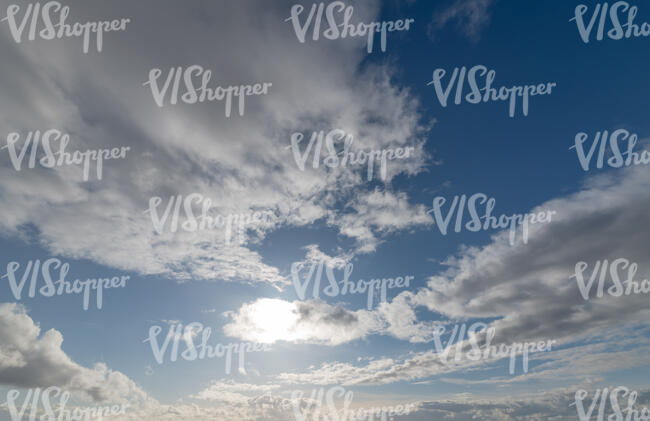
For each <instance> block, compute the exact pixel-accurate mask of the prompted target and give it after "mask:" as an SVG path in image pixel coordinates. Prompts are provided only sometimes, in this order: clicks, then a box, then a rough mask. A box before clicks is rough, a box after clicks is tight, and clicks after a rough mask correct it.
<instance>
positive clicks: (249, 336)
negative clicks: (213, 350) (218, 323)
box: [224, 298, 382, 346]
mask: <svg viewBox="0 0 650 421" xmlns="http://www.w3.org/2000/svg"><path fill="white" fill-rule="evenodd" d="M225 315H226V316H227V317H230V318H231V320H232V321H231V322H229V323H227V324H226V325H225V326H224V333H225V334H226V335H228V336H232V337H236V338H239V339H241V340H245V341H251V342H260V343H274V342H277V341H287V342H293V343H318V344H323V345H329V346H334V345H340V344H343V343H346V342H349V341H352V340H356V339H361V338H364V337H365V336H366V335H368V334H369V333H372V332H376V331H378V330H379V329H380V328H381V326H382V323H381V320H380V319H378V318H377V317H376V315H375V314H373V313H372V312H369V311H366V310H357V311H349V310H346V309H344V308H343V307H341V306H330V305H329V304H327V303H324V302H322V301H317V300H311V301H304V302H300V301H294V302H288V301H284V300H280V299H272V298H261V299H258V300H255V301H253V302H251V303H247V304H244V305H242V306H241V308H240V309H239V310H238V311H237V312H227V313H225Z"/></svg>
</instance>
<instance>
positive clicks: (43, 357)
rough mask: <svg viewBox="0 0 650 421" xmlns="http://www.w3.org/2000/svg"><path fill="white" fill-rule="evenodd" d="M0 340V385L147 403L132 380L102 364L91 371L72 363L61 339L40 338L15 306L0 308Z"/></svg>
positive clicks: (49, 334)
mask: <svg viewBox="0 0 650 421" xmlns="http://www.w3.org/2000/svg"><path fill="white" fill-rule="evenodd" d="M0 337H1V338H2V342H1V343H0V384H3V385H7V386H13V387H19V388H37V387H40V388H47V387H50V386H54V387H60V388H64V389H69V390H71V391H74V392H78V393H80V394H81V395H82V396H86V397H88V398H91V399H93V400H95V401H111V402H128V401H130V402H139V403H146V402H148V401H150V398H149V397H148V396H147V394H146V393H145V392H143V391H142V390H141V389H140V388H139V387H138V386H137V385H136V384H135V383H134V382H133V381H132V380H131V379H129V378H128V377H127V376H125V375H124V374H122V373H120V372H117V371H113V370H110V369H109V368H108V367H107V366H106V365H105V364H102V363H99V364H96V365H95V366H94V367H93V368H92V369H90V368H85V367H82V366H80V365H79V364H77V363H75V362H74V361H72V359H70V357H68V355H67V354H66V353H65V352H64V351H63V350H62V349H61V345H62V344H63V335H61V333H60V332H59V331H57V330H55V329H50V330H48V331H46V332H45V333H43V334H42V335H41V329H40V327H39V326H38V324H36V323H35V322H34V321H33V320H32V318H31V317H29V315H27V312H26V311H25V309H24V308H23V307H22V306H20V305H18V304H15V303H4V304H0Z"/></svg>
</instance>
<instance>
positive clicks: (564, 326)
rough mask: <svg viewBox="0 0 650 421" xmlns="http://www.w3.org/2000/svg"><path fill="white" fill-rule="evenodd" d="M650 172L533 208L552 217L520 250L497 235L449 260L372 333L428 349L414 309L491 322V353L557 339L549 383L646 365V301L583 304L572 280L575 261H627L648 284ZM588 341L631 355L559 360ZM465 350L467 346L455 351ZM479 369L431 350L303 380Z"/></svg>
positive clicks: (427, 334)
mask: <svg viewBox="0 0 650 421" xmlns="http://www.w3.org/2000/svg"><path fill="white" fill-rule="evenodd" d="M649 172H650V169H649V168H648V167H635V168H629V169H626V170H622V171H619V172H618V173H616V174H614V173H606V174H602V175H599V176H596V177H592V178H589V179H588V180H587V181H586V183H585V186H584V188H583V189H582V190H580V191H579V192H577V193H574V194H571V195H568V196H566V197H561V198H557V199H553V200H549V201H548V202H545V203H543V204H541V205H540V206H538V207H536V208H534V209H533V211H534V212H538V211H542V210H547V209H550V210H555V211H556V212H557V214H556V216H554V220H553V222H551V223H548V224H537V225H531V227H530V228H531V229H530V233H529V240H528V243H527V244H523V243H522V242H521V239H519V242H518V243H517V244H515V246H511V245H510V243H509V238H508V236H509V234H508V232H499V233H496V234H495V235H494V236H493V237H492V242H491V243H489V244H488V245H486V246H484V247H463V248H461V250H460V251H459V253H458V255H457V256H453V257H451V258H449V259H447V260H446V262H445V264H446V265H447V266H448V269H447V270H446V271H444V272H443V273H441V274H439V275H436V276H433V277H431V279H430V280H429V282H428V284H427V286H426V287H424V288H421V289H419V290H417V291H413V292H411V291H405V292H402V293H400V294H399V295H398V296H397V297H396V298H395V299H393V300H392V301H391V302H389V303H383V304H382V305H381V306H380V307H379V308H378V310H377V311H376V312H375V313H376V314H375V317H376V318H377V319H378V320H381V321H382V323H381V324H380V325H379V326H380V328H379V329H377V330H374V331H372V333H373V334H383V335H387V334H389V335H392V336H393V337H396V338H399V339H402V340H409V341H411V342H428V341H430V340H431V339H432V338H433V336H432V333H433V332H434V329H435V326H436V324H435V323H430V322H429V323H425V322H424V321H423V320H422V319H421V318H420V317H416V315H417V314H418V313H417V312H416V310H418V311H422V310H428V311H429V312H430V313H433V315H435V316H436V317H438V318H439V319H440V323H443V324H449V323H452V322H454V321H471V320H477V319H482V320H486V319H488V320H489V319H493V320H494V321H492V322H490V323H489V326H490V327H492V328H494V332H495V336H494V338H493V340H492V345H498V344H506V345H508V344H512V343H517V342H519V343H520V342H526V341H529V342H536V341H540V340H544V341H546V340H555V341H556V346H554V351H551V352H549V353H543V354H541V355H540V356H539V358H542V359H546V358H548V359H549V360H550V361H549V362H548V363H545V364H544V365H542V368H543V370H544V371H547V370H549V371H547V374H549V375H552V377H553V378H555V379H557V378H558V376H559V373H560V372H561V370H564V372H565V373H571V374H572V375H573V376H574V377H579V376H587V375H594V374H595V373H597V372H598V371H599V370H600V371H604V370H608V369H607V367H609V364H608V363H605V361H608V359H610V358H614V359H616V358H617V357H620V358H622V359H623V361H625V365H624V366H619V365H616V366H615V367H617V368H631V366H642V365H645V364H647V362H648V361H647V358H644V357H643V352H642V351H643V349H644V347H645V346H646V342H645V340H643V339H642V338H640V337H639V328H638V326H637V325H638V323H639V322H640V321H643V320H647V318H648V315H649V314H650V311H649V310H648V308H647V296H646V295H645V294H631V295H622V296H620V297H613V296H609V295H608V294H605V295H604V296H603V297H601V298H598V297H596V296H595V294H592V295H594V296H592V298H590V299H589V300H588V301H585V300H584V298H583V297H582V296H581V294H580V291H579V288H578V286H577V283H576V280H575V279H572V275H573V274H574V270H575V264H576V263H577V262H579V261H586V262H591V263H592V265H593V263H594V262H595V261H597V260H603V259H609V260H610V261H612V260H613V259H616V258H619V257H625V258H626V259H628V260H629V261H631V262H636V263H638V265H639V268H641V269H640V271H639V272H638V273H637V277H636V278H635V280H636V281H640V280H641V279H644V278H645V277H647V276H645V275H647V274H648V273H649V271H650V259H648V256H647V255H646V254H644V252H643V250H645V249H646V248H647V247H646V246H647V238H648V236H649V234H650V232H648V229H650V228H648V227H650V219H649V218H650V217H649V216H648V212H647V209H648V208H650V193H649V192H650V189H649V187H650V185H649V184H650V181H648V180H650V178H648V173H649ZM625 279H626V278H623V279H622V280H625ZM608 282H609V283H610V284H611V280H609V281H608ZM610 284H606V287H607V286H609V285H610ZM420 314H423V313H420ZM542 321H543V322H542ZM485 338H486V336H485V334H484V333H482V334H479V335H478V336H477V342H478V344H479V345H484V343H485ZM590 338H592V339H593V338H600V339H599V340H600V341H601V342H604V343H606V342H607V341H612V342H614V343H617V344H621V343H626V344H627V346H628V347H629V349H626V350H625V352H623V353H622V354H620V355H618V354H616V353H614V352H613V350H612V349H600V351H598V349H597V348H576V352H578V351H577V350H578V349H582V350H583V351H584V352H586V353H587V354H586V355H591V354H589V353H590V352H591V353H593V355H591V356H592V359H591V360H590V359H587V358H586V357H585V356H581V357H580V359H579V360H575V361H573V363H572V364H569V363H568V361H567V360H566V359H565V358H568V357H566V355H572V354H570V351H566V352H562V353H560V352H559V351H557V347H561V346H563V347H578V346H579V344H578V343H579V342H580V341H585V340H588V339H590ZM605 339H606V340H607V341H606V340H605ZM467 346H468V341H467V340H464V341H463V342H462V343H461V344H460V345H459V347H461V348H463V347H467ZM571 358H572V359H575V358H576V356H575V355H572V357H571ZM493 362H494V361H492V360H485V361H483V362H481V364H491V363H493ZM477 365H480V364H476V363H474V362H470V361H466V360H461V361H460V362H459V363H458V364H456V362H454V363H453V364H447V365H444V364H441V363H440V358H439V356H438V355H437V353H436V352H435V351H426V352H422V353H417V354H415V355H414V356H412V357H411V358H408V359H405V360H403V361H398V362H396V363H395V364H394V365H392V366H391V367H389V368H382V369H380V370H377V369H371V368H369V367H356V366H354V365H351V364H347V363H342V365H341V364H338V363H328V364H326V365H324V367H325V371H319V370H315V371H314V370H312V371H309V372H307V373H304V374H305V376H304V377H303V378H302V379H303V380H305V381H318V380H316V379H317V378H318V376H322V377H325V378H329V379H330V381H333V382H341V383H349V382H355V383H370V384H385V383H392V382H395V381H402V380H407V381H408V380H413V379H422V378H426V377H430V376H434V375H439V374H442V373H448V372H452V371H459V370H467V369H470V368H475V367H476V366H477ZM569 367H573V369H570V368H569ZM589 367H591V369H589ZM594 368H598V369H597V370H594ZM330 369H333V370H334V373H332V372H331V371H330ZM350 373H353V374H351V375H349V376H348V374H350ZM314 376H316V377H314ZM328 376H329V377H328ZM537 377H540V375H539V374H537ZM294 379H295V377H294Z"/></svg>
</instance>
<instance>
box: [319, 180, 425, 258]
mask: <svg viewBox="0 0 650 421" xmlns="http://www.w3.org/2000/svg"><path fill="white" fill-rule="evenodd" d="M348 207H349V208H350V210H351V212H349V213H345V214H343V215H340V214H336V215H335V214H332V215H331V216H330V219H329V223H330V224H333V225H337V226H339V229H340V231H341V234H343V235H345V236H348V237H351V238H354V239H355V240H356V242H357V252H359V253H370V252H373V251H375V250H376V249H377V246H378V245H379V244H380V243H381V240H380V239H379V236H381V235H386V234H389V233H392V232H396V231H400V230H406V229H410V228H416V227H422V226H424V227H426V226H429V225H431V224H433V219H432V218H431V215H430V214H428V213H427V212H426V208H425V206H424V205H411V204H409V201H408V196H407V195H406V193H404V192H400V193H393V192H391V191H388V190H384V191H380V190H378V189H375V190H373V191H370V192H365V193H361V194H359V195H358V196H357V198H356V199H355V200H353V201H351V202H350V203H349V204H348Z"/></svg>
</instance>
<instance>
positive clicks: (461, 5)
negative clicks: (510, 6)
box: [429, 0, 495, 42]
mask: <svg viewBox="0 0 650 421" xmlns="http://www.w3.org/2000/svg"><path fill="white" fill-rule="evenodd" d="M494 3H495V0H454V2H453V3H452V4H451V5H449V7H447V8H446V9H444V10H443V11H441V12H439V13H436V14H435V15H434V17H433V20H432V22H431V23H430V24H429V35H430V36H433V35H434V34H435V33H436V32H438V31H440V30H441V29H442V28H443V27H445V26H446V25H447V24H448V23H449V22H451V21H456V26H457V27H458V29H460V31H461V32H462V33H463V35H465V36H466V37H467V38H469V39H470V40H472V41H474V42H476V41H478V39H479V37H480V34H481V32H482V31H483V30H484V29H485V27H487V26H488V25H489V24H490V19H491V17H492V12H491V10H490V9H491V7H492V6H493V4H494Z"/></svg>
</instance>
